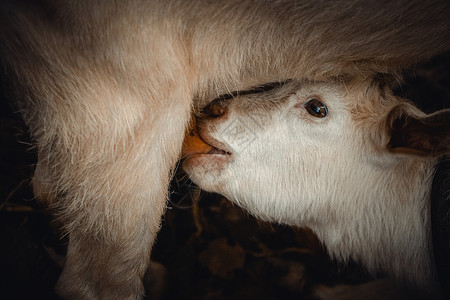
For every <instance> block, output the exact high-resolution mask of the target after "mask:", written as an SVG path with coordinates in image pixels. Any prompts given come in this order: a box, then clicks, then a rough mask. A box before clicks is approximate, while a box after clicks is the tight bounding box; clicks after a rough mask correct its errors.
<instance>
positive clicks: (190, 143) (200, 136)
mask: <svg viewBox="0 0 450 300" xmlns="http://www.w3.org/2000/svg"><path fill="white" fill-rule="evenodd" d="M198 155H214V156H223V157H230V156H231V155H232V153H231V151H229V150H228V148H227V147H226V146H225V145H224V144H223V143H221V142H219V141H217V140H216V139H214V138H213V137H212V136H211V135H210V134H209V133H208V132H207V131H206V130H202V129H199V130H197V128H195V129H193V130H191V131H190V132H189V133H188V134H186V137H185V139H184V143H183V149H182V157H183V158H188V157H192V156H198Z"/></svg>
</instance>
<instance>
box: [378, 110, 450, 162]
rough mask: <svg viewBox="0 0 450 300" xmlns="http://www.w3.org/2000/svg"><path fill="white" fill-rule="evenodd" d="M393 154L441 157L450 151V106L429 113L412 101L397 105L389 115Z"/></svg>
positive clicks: (390, 148)
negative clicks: (423, 111) (421, 109)
mask: <svg viewBox="0 0 450 300" xmlns="http://www.w3.org/2000/svg"><path fill="white" fill-rule="evenodd" d="M387 129H388V134H389V135H390V140H389V143H388V145H387V148H388V150H389V151H391V152H394V153H406V154H416V155H421V156H441V155H444V154H449V153H450V109H444V110H440V111H437V112H435V113H433V114H430V115H426V114H423V113H422V112H420V111H419V110H418V109H417V108H415V107H414V106H412V105H411V104H406V103H404V104H400V105H397V106H395V107H394V108H393V109H392V110H391V111H390V113H389V114H388V117H387Z"/></svg>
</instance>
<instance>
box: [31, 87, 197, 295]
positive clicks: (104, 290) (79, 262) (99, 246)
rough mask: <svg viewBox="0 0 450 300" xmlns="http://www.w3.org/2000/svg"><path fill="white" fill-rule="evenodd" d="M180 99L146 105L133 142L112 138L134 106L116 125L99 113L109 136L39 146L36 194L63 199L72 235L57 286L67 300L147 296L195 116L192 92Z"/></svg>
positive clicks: (119, 110) (60, 205)
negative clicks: (175, 171)
mask: <svg viewBox="0 0 450 300" xmlns="http://www.w3.org/2000/svg"><path fill="white" fill-rule="evenodd" d="M173 94H174V93H172V95H170V96H171V98H172V99H173V101H171V100H168V99H167V98H165V99H164V100H156V101H152V102H149V103H150V104H149V103H146V104H147V105H148V106H149V107H148V110H147V112H144V113H143V114H142V118H140V119H139V120H138V121H136V122H134V123H135V124H134V125H133V126H131V127H132V130H131V131H129V132H128V134H127V135H126V136H125V135H123V134H121V136H120V137H117V136H115V137H114V135H115V134H116V135H117V133H114V132H112V131H113V130H112V128H113V127H114V122H117V120H121V119H126V118H125V117H123V118H121V115H120V114H130V105H128V106H127V105H125V106H124V107H121V106H120V105H118V106H116V107H115V108H114V109H115V110H114V114H115V120H114V119H108V118H103V117H104V116H102V114H103V113H106V114H107V113H108V110H107V109H104V110H98V111H97V112H96V113H95V116H96V117H101V118H103V119H102V120H103V121H105V120H106V121H107V122H105V123H104V124H102V123H101V122H97V123H95V124H94V125H95V126H104V128H102V129H101V130H99V131H98V132H101V131H104V132H103V135H101V134H100V135H97V134H95V135H93V136H91V137H90V135H89V134H87V133H86V132H83V130H81V128H78V131H77V132H75V133H74V132H73V131H74V130H75V128H73V129H72V130H70V132H65V133H61V134H63V135H64V134H65V136H64V138H65V139H66V140H67V139H69V140H70V141H71V142H70V143H69V144H68V145H72V144H73V147H72V146H71V147H65V146H64V141H59V140H58V141H56V142H55V141H53V143H52V144H51V145H47V144H44V143H43V141H39V140H38V144H40V145H39V147H40V150H41V153H40V155H39V159H40V160H41V161H45V163H44V164H42V166H47V167H43V168H42V170H39V172H37V176H38V178H36V179H35V184H36V185H37V186H38V187H37V188H36V189H35V190H36V191H42V190H48V189H50V191H47V192H44V196H46V195H56V199H55V201H54V205H55V209H56V210H57V213H59V216H60V218H61V220H62V222H63V224H64V226H65V230H66V232H67V233H68V235H69V245H68V253H67V259H66V265H65V267H64V270H63V273H62V275H61V277H60V280H59V282H58V285H57V291H58V293H59V294H61V295H62V296H63V297H65V298H70V299H136V298H139V297H140V295H141V294H142V293H143V286H142V277H143V275H144V273H145V270H146V268H147V267H148V263H149V256H150V252H151V247H152V244H153V242H154V239H155V236H156V234H157V232H158V230H159V224H160V217H161V215H162V213H163V211H164V207H165V201H166V195H167V187H168V182H169V174H170V171H171V168H172V167H173V166H174V164H175V162H176V160H177V157H178V155H179V151H180V149H181V144H182V140H183V137H184V130H185V125H186V123H187V121H188V115H189V109H190V104H189V103H188V100H187V99H186V97H187V95H188V93H183V91H180V93H177V94H178V95H177V97H175V96H173ZM172 96H173V97H172ZM182 97H184V98H185V99H184V100H185V101H183V98H182ZM90 109H92V107H90ZM141 112H142V111H141ZM83 113H86V112H83ZM83 113H82V114H81V115H83ZM57 117H58V116H55V118H57ZM68 122H69V121H68ZM128 125H130V124H128ZM87 130H88V129H87ZM43 140H44V139H43ZM112 141H113V142H112ZM49 166H50V167H49ZM38 196H39V195H38Z"/></svg>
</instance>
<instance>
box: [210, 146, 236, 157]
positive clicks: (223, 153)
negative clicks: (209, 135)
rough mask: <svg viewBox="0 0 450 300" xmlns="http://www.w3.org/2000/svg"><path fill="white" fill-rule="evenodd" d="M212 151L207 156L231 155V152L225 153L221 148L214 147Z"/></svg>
mask: <svg viewBox="0 0 450 300" xmlns="http://www.w3.org/2000/svg"><path fill="white" fill-rule="evenodd" d="M211 147H212V149H211V150H209V151H208V153H206V154H220V155H231V152H228V151H225V150H223V149H220V148H216V147H214V146H212V145H211Z"/></svg>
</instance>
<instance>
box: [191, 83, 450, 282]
mask: <svg viewBox="0 0 450 300" xmlns="http://www.w3.org/2000/svg"><path fill="white" fill-rule="evenodd" d="M448 120H450V111H449V110H444V111H440V112H438V113H435V114H433V115H425V114H424V113H422V112H420V111H419V110H418V109H417V108H415V107H414V106H413V105H411V104H409V103H407V102H406V101H405V100H403V99H400V98H397V97H395V96H393V95H392V93H391V92H390V90H388V89H387V88H383V87H380V85H378V84H374V83H371V82H367V81H359V82H351V83H345V84H343V83H318V82H294V81H291V82H288V83H285V84H282V85H279V86H278V87H275V88H273V89H271V90H267V91H264V92H261V93H245V94H243V95H240V96H239V95H237V96H235V97H232V98H231V99H226V100H225V99H218V100H215V101H213V102H212V103H211V104H210V105H209V106H207V107H206V108H205V109H204V112H203V117H201V118H199V119H198V121H197V126H196V127H197V132H198V135H199V138H198V137H196V136H195V134H197V133H196V132H193V133H191V135H193V137H190V138H188V139H187V141H186V143H185V145H186V147H185V149H187V150H186V151H185V155H186V158H185V160H184V164H183V166H184V168H185V170H186V172H187V173H188V175H189V176H190V178H191V179H192V180H193V181H194V182H195V183H196V184H197V185H198V186H199V187H200V188H202V189H204V190H207V191H211V192H216V193H219V194H222V195H224V196H225V197H227V198H228V199H230V200H231V201H233V202H235V203H237V204H238V205H240V206H242V207H244V208H245V209H247V210H248V211H249V212H250V213H252V214H253V215H255V216H257V217H259V218H262V219H265V220H269V221H276V222H280V223H285V224H290V225H295V226H307V227H310V228H311V229H313V230H314V231H315V232H316V233H317V235H318V236H319V238H320V239H321V240H322V241H323V242H324V243H325V245H326V246H327V247H328V249H329V251H330V253H331V254H332V255H335V256H337V257H338V258H342V259H347V258H348V257H350V256H351V257H353V258H354V259H356V260H361V261H363V262H364V263H365V264H366V265H367V266H368V267H369V269H376V268H377V267H382V268H384V269H393V271H394V272H397V273H402V272H401V270H400V269H401V268H402V266H401V265H400V264H402V263H403V262H400V261H398V262H395V261H392V260H391V259H388V258H387V256H394V257H397V258H398V257H401V256H403V257H405V256H408V259H414V257H415V258H416V260H417V255H420V257H422V256H423V255H424V254H425V255H428V251H429V248H428V246H427V238H428V228H429V226H428V225H429V224H428V221H429V219H428V215H427V214H428V203H427V202H426V199H427V197H428V195H429V189H430V187H429V185H430V180H431V178H432V174H433V167H434V164H435V162H436V158H437V157H438V156H440V155H442V154H445V153H448V151H449V147H450V145H449V144H450V143H449V136H450V128H449V122H448ZM196 138H197V141H201V140H203V141H204V142H205V143H206V144H205V143H202V142H200V143H197V144H196V145H198V146H192V145H193V144H192V141H195V140H196ZM405 247H409V248H411V250H405ZM405 251H410V252H411V253H410V254H406V253H404V252H405ZM388 253H389V254H388ZM405 259H406V258H405ZM427 263H429V261H427V262H423V263H422V261H421V262H419V263H418V265H417V266H412V265H411V264H410V265H408V267H409V271H408V272H409V273H414V274H423V275H418V277H421V276H423V277H429V273H430V272H429V271H430V270H429V269H428V267H426V266H424V265H426V264H427ZM396 264H398V265H396ZM428 265H429V264H428ZM414 268H416V269H414ZM411 269H414V270H411ZM407 276H408V274H407ZM410 276H412V277H414V276H416V275H410ZM414 280H419V278H414Z"/></svg>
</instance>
